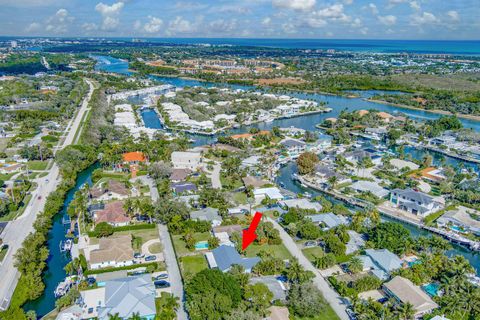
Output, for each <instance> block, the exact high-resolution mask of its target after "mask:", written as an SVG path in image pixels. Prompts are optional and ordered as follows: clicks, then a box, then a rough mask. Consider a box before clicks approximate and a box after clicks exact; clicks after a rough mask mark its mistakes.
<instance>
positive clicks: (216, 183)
mask: <svg viewBox="0 0 480 320" xmlns="http://www.w3.org/2000/svg"><path fill="white" fill-rule="evenodd" d="M221 169H222V166H221V165H220V164H219V163H215V164H214V165H213V170H212V173H211V175H210V179H211V180H212V188H214V189H222V182H221V181H220V170H221Z"/></svg>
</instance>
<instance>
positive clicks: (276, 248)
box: [245, 244, 292, 260]
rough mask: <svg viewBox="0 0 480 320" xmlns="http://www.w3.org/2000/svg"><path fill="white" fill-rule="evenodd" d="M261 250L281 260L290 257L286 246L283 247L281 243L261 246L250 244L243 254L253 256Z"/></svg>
mask: <svg viewBox="0 0 480 320" xmlns="http://www.w3.org/2000/svg"><path fill="white" fill-rule="evenodd" d="M262 250H265V251H267V252H269V253H271V254H272V255H273V256H274V257H276V258H279V259H282V260H287V259H291V258H292V255H291V254H290V252H289V251H288V250H287V248H285V246H284V245H283V244H275V245H269V244H264V245H261V246H259V245H256V244H252V245H250V246H249V247H248V248H247V250H246V253H245V255H246V256H247V257H255V256H257V255H258V253H259V252H260V251H262Z"/></svg>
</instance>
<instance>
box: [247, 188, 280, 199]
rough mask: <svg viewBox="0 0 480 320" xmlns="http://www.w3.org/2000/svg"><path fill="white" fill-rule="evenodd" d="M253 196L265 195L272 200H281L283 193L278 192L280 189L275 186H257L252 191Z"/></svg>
mask: <svg viewBox="0 0 480 320" xmlns="http://www.w3.org/2000/svg"><path fill="white" fill-rule="evenodd" d="M253 194H254V195H255V196H267V197H269V198H270V199H273V200H282V199H283V195H282V194H281V193H280V190H279V189H278V188H276V187H271V188H259V189H255V190H254V191H253Z"/></svg>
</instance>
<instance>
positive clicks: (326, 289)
mask: <svg viewBox="0 0 480 320" xmlns="http://www.w3.org/2000/svg"><path fill="white" fill-rule="evenodd" d="M267 220H268V221H270V222H272V223H273V226H274V227H275V229H277V230H278V231H279V232H280V237H281V238H282V241H283V244H284V245H285V247H286V248H287V249H288V251H290V253H291V254H292V256H294V257H295V258H297V259H298V262H299V263H300V264H301V265H302V266H303V267H304V268H305V270H310V271H312V272H313V273H314V274H315V278H314V279H313V283H314V284H315V285H316V286H317V288H318V289H319V290H320V291H321V292H322V293H323V296H324V297H325V300H327V302H328V303H329V304H330V306H331V307H332V308H333V310H334V311H335V312H336V314H337V315H338V316H339V317H340V319H342V320H348V319H349V317H348V315H347V313H346V311H345V308H346V305H345V304H344V303H343V302H342V300H341V297H340V296H339V295H338V293H337V292H335V291H334V290H333V289H332V288H330V286H329V285H328V283H327V281H325V279H324V278H323V277H322V276H321V275H320V273H319V272H318V270H317V268H315V267H314V266H313V264H312V263H311V262H310V260H308V259H307V258H306V257H305V256H304V255H303V252H302V250H300V249H299V248H298V246H297V244H296V243H295V242H294V241H293V239H292V238H291V237H290V236H289V235H288V233H287V232H285V230H283V228H282V226H280V225H279V224H278V223H277V222H276V221H274V220H273V219H271V218H267Z"/></svg>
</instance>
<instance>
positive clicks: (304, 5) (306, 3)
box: [272, 0, 316, 10]
mask: <svg viewBox="0 0 480 320" xmlns="http://www.w3.org/2000/svg"><path fill="white" fill-rule="evenodd" d="M315 3H316V0H272V4H273V6H274V7H277V8H286V9H293V10H308V9H311V8H313V7H314V6H315Z"/></svg>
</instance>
